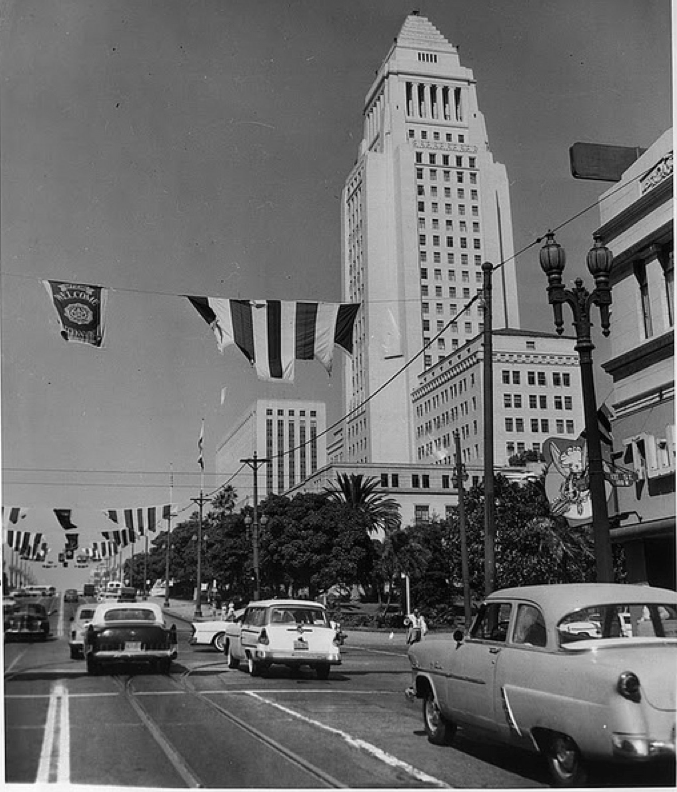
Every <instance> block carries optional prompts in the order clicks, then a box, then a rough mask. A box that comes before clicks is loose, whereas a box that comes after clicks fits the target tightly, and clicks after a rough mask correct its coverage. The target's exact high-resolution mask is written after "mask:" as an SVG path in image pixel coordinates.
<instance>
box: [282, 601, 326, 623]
mask: <svg viewBox="0 0 677 792" xmlns="http://www.w3.org/2000/svg"><path fill="white" fill-rule="evenodd" d="M270 623H271V624H318V625H324V626H328V622H327V616H326V614H325V612H324V611H323V610H321V609H320V608H294V607H291V606H288V607H286V608H284V607H281V608H273V610H272V612H271V615H270Z"/></svg>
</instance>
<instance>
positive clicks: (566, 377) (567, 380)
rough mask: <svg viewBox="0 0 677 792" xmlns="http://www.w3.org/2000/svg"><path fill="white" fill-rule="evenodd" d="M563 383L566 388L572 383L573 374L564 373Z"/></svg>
mask: <svg viewBox="0 0 677 792" xmlns="http://www.w3.org/2000/svg"><path fill="white" fill-rule="evenodd" d="M562 384H563V385H564V387H565V388H568V387H569V386H570V385H571V374H562Z"/></svg>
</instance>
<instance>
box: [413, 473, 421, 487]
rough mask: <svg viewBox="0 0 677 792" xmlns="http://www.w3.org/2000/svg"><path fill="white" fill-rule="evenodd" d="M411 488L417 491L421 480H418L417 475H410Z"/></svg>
mask: <svg viewBox="0 0 677 792" xmlns="http://www.w3.org/2000/svg"><path fill="white" fill-rule="evenodd" d="M411 486H412V487H413V488H414V489H418V488H419V487H420V486H421V480H420V478H419V475H418V473H412V476H411Z"/></svg>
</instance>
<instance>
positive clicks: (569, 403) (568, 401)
mask: <svg viewBox="0 0 677 792" xmlns="http://www.w3.org/2000/svg"><path fill="white" fill-rule="evenodd" d="M573 408H574V403H573V399H572V398H571V396H565V397H564V409H565V410H573Z"/></svg>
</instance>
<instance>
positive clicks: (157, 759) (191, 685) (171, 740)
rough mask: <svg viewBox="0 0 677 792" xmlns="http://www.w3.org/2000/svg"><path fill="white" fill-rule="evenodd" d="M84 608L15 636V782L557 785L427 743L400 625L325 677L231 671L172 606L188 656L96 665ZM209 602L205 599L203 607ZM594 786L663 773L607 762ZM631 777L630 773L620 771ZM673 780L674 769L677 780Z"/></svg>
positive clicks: (520, 761) (352, 650) (8, 649)
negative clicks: (409, 694) (88, 649)
mask: <svg viewBox="0 0 677 792" xmlns="http://www.w3.org/2000/svg"><path fill="white" fill-rule="evenodd" d="M72 609H74V606H70V605H66V606H63V605H62V604H61V603H60V602H59V601H55V603H54V613H53V615H52V631H53V636H52V638H51V639H50V640H48V641H47V642H45V643H35V644H31V643H10V644H6V645H5V655H4V660H5V688H4V693H5V710H6V716H5V718H6V720H5V750H6V753H5V756H6V778H5V780H6V782H7V783H10V784H13V783H28V784H34V783H71V784H86V785H88V786H94V785H109V786H137V787H156V788H172V787H174V788H176V787H196V786H200V787H211V788H237V787H240V788H241V787H248V788H295V789H301V788H325V787H339V786H345V787H359V788H372V787H386V788H418V787H456V788H459V787H460V788H479V787H488V788H498V789H505V788H529V787H542V786H547V785H548V777H547V774H546V771H545V768H544V766H543V764H542V762H541V760H540V759H539V758H538V757H533V756H531V755H527V754H521V753H516V752H514V751H513V752H511V751H508V750H505V749H502V748H497V747H495V746H490V745H486V744H484V743H483V742H481V741H477V740H476V739H475V740H472V739H470V738H469V737H468V736H464V735H463V734H460V730H459V737H458V739H457V741H456V742H455V744H454V746H452V747H445V748H440V747H436V746H433V745H431V744H430V743H428V741H427V739H426V737H425V734H424V732H423V724H422V719H421V712H420V706H419V704H418V703H415V704H414V703H409V702H408V701H407V700H406V699H405V697H404V695H403V691H404V689H405V688H406V687H407V685H408V684H409V679H410V677H409V664H408V661H407V658H406V648H405V646H404V641H403V638H402V636H401V635H397V636H394V637H393V639H392V640H389V639H388V636H387V635H385V636H384V635H383V634H370V633H360V634H358V633H352V634H351V633H349V634H348V639H347V641H346V644H345V646H344V652H343V664H342V665H341V666H340V667H338V668H334V669H332V673H331V675H330V677H329V679H328V680H326V681H320V680H318V679H317V678H316V676H315V673H314V672H312V671H310V670H309V669H308V670H305V669H302V670H301V671H299V672H297V673H293V672H292V671H290V670H289V669H287V668H277V667H273V668H272V669H271V670H270V671H269V672H268V674H267V675H266V676H265V677H256V678H252V677H250V676H249V675H248V674H247V673H246V672H244V671H240V670H230V669H228V668H227V666H226V664H225V663H224V658H223V656H222V655H220V654H218V653H217V652H215V651H214V650H213V649H211V648H206V647H205V648H202V647H190V646H189V645H188V643H187V641H188V638H189V637H190V617H189V616H187V615H186V614H185V612H184V615H186V616H187V620H186V621H184V620H183V619H182V618H180V616H181V614H179V613H178V612H177V611H174V614H175V615H174V616H173V617H170V621H172V620H173V621H175V622H176V624H177V628H178V631H179V656H178V660H177V661H176V662H175V663H174V664H173V666H172V670H171V673H170V674H169V675H168V676H163V675H158V674H152V673H149V672H145V671H144V670H143V669H138V668H133V667H124V666H120V667H117V668H115V669H112V670H111V673H109V674H108V673H107V674H105V675H103V676H95V677H90V676H88V675H87V673H86V670H85V664H84V662H83V661H81V660H71V659H70V658H69V651H68V644H67V638H66V635H65V628H66V627H67V624H68V618H69V616H70V612H71V610H72ZM205 614H206V611H205ZM591 780H592V781H594V783H595V785H596V786H606V787H616V786H627V785H632V786H647V785H648V786H650V785H656V784H660V783H662V782H663V781H662V779H660V778H658V779H651V778H648V777H646V775H644V776H638V775H636V774H635V777H634V779H633V778H632V777H630V776H628V775H627V773H624V774H622V775H619V774H618V773H614V774H609V773H608V772H606V771H605V772H604V773H600V774H598V777H597V778H594V779H591ZM619 782H620V783H619ZM666 782H667V783H669V779H667V780H666Z"/></svg>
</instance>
